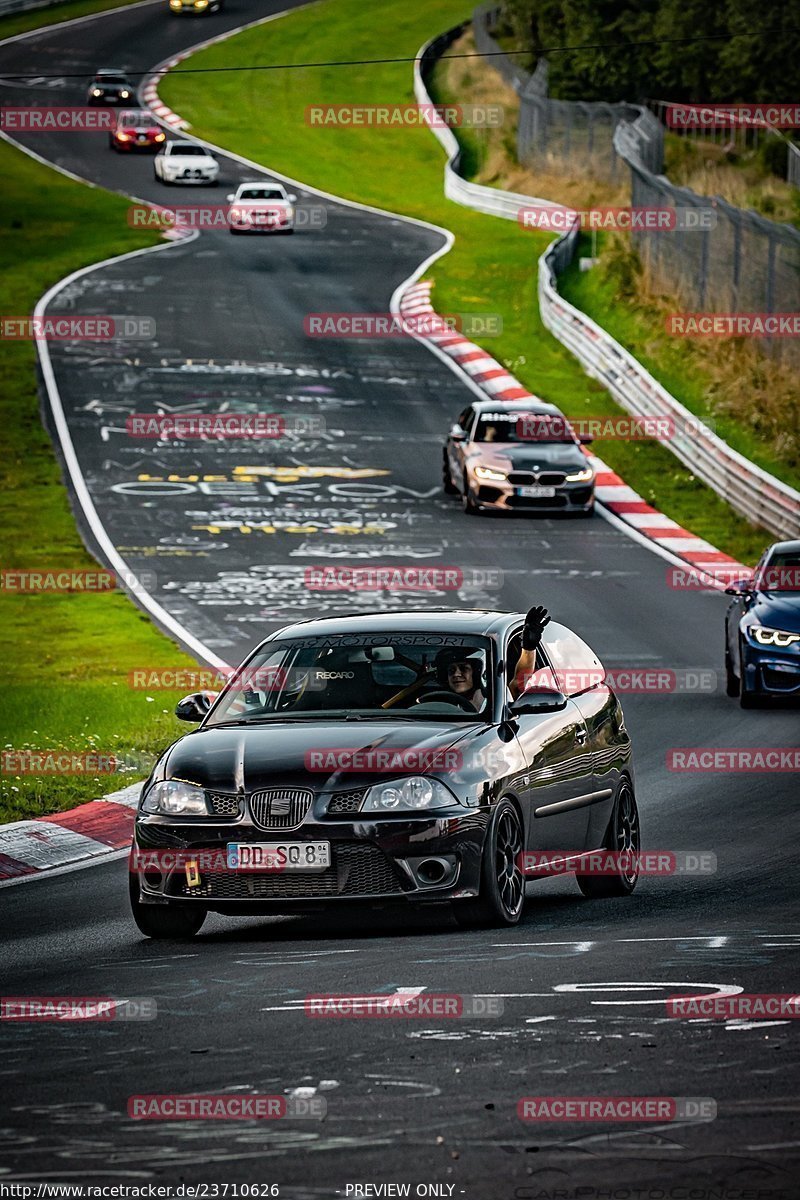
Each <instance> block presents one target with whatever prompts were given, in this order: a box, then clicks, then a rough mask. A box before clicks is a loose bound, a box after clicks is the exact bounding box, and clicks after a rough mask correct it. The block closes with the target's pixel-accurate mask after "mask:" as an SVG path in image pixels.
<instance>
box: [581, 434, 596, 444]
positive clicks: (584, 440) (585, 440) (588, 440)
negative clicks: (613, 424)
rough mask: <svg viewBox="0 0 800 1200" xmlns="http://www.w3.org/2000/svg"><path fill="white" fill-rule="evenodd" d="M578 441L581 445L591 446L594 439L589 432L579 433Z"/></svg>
mask: <svg viewBox="0 0 800 1200" xmlns="http://www.w3.org/2000/svg"><path fill="white" fill-rule="evenodd" d="M578 441H579V442H580V444H581V445H582V446H591V444H592V442H593V441H594V438H593V437H592V435H591V434H590V433H579V434H578Z"/></svg>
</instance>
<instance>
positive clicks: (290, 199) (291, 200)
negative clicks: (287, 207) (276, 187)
mask: <svg viewBox="0 0 800 1200" xmlns="http://www.w3.org/2000/svg"><path fill="white" fill-rule="evenodd" d="M286 199H287V200H288V201H289V203H290V204H294V202H295V200H296V199H297V196H293V195H289V196H287V197H286Z"/></svg>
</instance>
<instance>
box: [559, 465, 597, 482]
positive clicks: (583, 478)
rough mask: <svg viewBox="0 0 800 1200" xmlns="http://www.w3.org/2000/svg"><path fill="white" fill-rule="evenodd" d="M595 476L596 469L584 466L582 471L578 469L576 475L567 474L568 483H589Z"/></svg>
mask: <svg viewBox="0 0 800 1200" xmlns="http://www.w3.org/2000/svg"><path fill="white" fill-rule="evenodd" d="M593 478H594V471H593V470H592V468H591V467H584V468H583V470H582V471H576V472H575V474H574V475H567V478H566V482H567V483H588V482H589V480H590V479H593Z"/></svg>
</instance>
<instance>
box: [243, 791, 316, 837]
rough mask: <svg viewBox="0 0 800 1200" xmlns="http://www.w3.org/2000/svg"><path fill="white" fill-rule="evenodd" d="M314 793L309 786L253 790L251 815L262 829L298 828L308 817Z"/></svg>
mask: <svg viewBox="0 0 800 1200" xmlns="http://www.w3.org/2000/svg"><path fill="white" fill-rule="evenodd" d="M313 799H314V793H313V792H312V791H311V790H310V789H308V788H270V790H269V791H266V792H253V794H252V796H251V797H250V815H251V817H252V818H253V821H254V822H255V824H256V825H258V826H259V828H260V829H296V828H297V826H298V825H301V824H302V823H303V821H304V820H305V818H306V814H307V813H308V810H309V808H310V807H311V801H312V800H313Z"/></svg>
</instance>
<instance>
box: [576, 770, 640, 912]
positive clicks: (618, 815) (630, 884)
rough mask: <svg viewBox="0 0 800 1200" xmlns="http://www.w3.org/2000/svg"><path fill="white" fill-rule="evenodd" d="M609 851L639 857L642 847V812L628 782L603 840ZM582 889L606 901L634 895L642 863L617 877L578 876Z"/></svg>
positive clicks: (617, 802) (622, 789) (591, 898)
mask: <svg viewBox="0 0 800 1200" xmlns="http://www.w3.org/2000/svg"><path fill="white" fill-rule="evenodd" d="M603 847H604V849H606V850H611V851H615V852H617V853H625V854H631V855H636V854H638V853H639V850H640V848H641V832H640V828H639V809H638V808H637V806H636V797H635V796H634V794H633V788H632V787H631V785H630V783H628V782H627V780H626V781H625V782H624V783H623V784H622V785H621V787H620V789H619V791H618V792H617V799H616V801H615V802H614V811H613V813H612V814H611V820H610V821H609V823H608V829H607V830H606V836H605V838H604V839H603ZM575 878H576V880H577V883H578V887H579V888H580V889H581V891H582V892H583V894H584V896H586V897H587V898H588V899H589V900H603V899H607V898H608V897H610V896H630V894H631V892H632V891H633V889H634V888H635V887H636V884H637V881H638V879H639V864H638V863H637V862H634V863H633V865H632V866H631V869H630V871H628V872H626V871H624V870H620V871H619V872H618V873H617V874H615V875H577V874H576V876H575Z"/></svg>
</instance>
